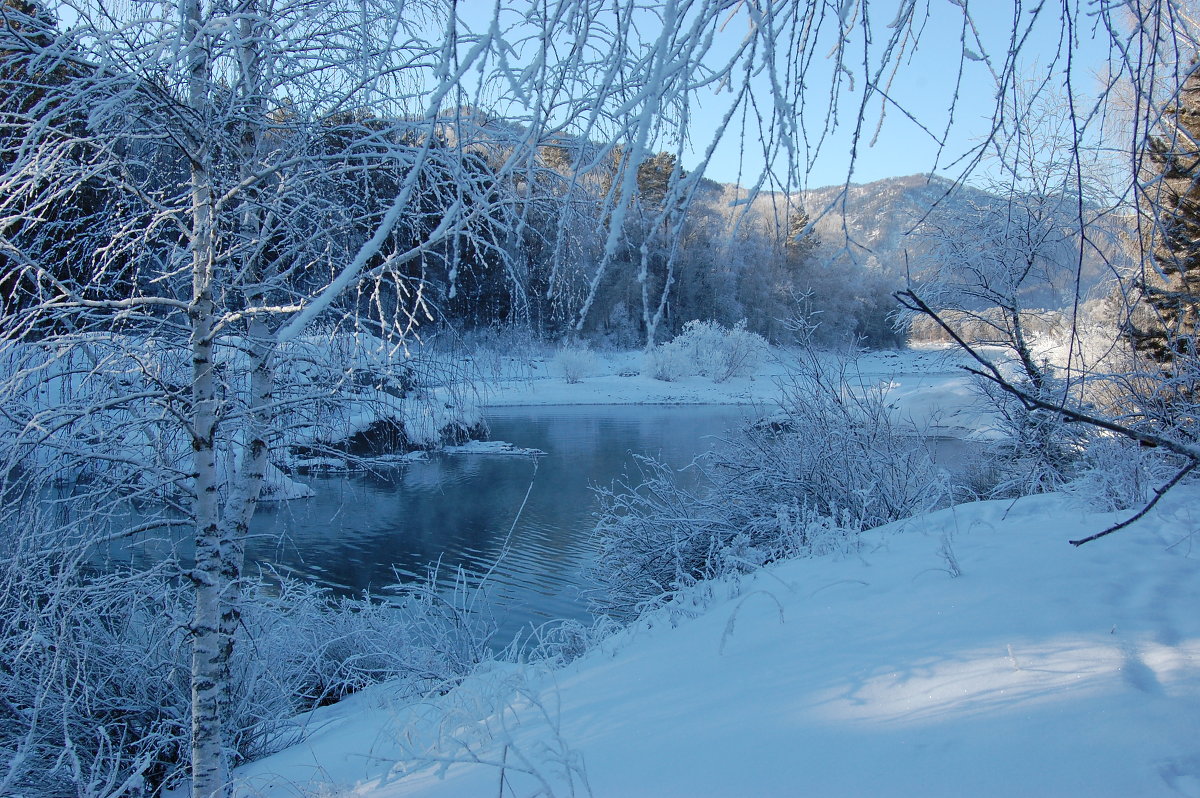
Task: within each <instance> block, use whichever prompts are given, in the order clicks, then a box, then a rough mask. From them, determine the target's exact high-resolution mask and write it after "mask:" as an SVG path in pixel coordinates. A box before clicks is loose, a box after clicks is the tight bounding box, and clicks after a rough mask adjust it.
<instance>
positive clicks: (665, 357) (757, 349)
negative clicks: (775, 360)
mask: <svg viewBox="0 0 1200 798" xmlns="http://www.w3.org/2000/svg"><path fill="white" fill-rule="evenodd" d="M767 350H768V345H767V341H766V339H765V338H763V337H762V336H761V335H758V334H756V333H752V332H750V331H749V330H747V329H746V322H745V321H744V320H743V321H740V322H738V323H737V324H736V325H734V326H733V327H732V328H730V329H727V328H725V327H722V326H721V325H720V324H718V323H717V322H715V321H689V322H688V323H687V324H685V325H684V326H683V332H681V333H680V334H679V335H677V336H675V338H673V339H672V340H671V341H668V342H667V343H664V344H661V345H659V346H656V347H654V348H653V349H651V350H650V351H649V352H647V353H646V358H645V363H644V366H643V369H642V373H644V374H649V375H650V376H652V377H654V378H655V379H658V380H664V381H666V382H673V381H675V380H678V379H681V378H683V377H690V376H693V375H699V376H701V377H708V378H710V379H711V380H712V381H713V382H725V381H726V380H729V379H731V378H733V377H748V376H751V375H753V374H754V372H755V371H756V370H757V369H758V367H759V365H760V364H761V362H762V359H763V357H764V356H765V355H766V353H767Z"/></svg>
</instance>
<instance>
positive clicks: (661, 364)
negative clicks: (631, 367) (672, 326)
mask: <svg viewBox="0 0 1200 798" xmlns="http://www.w3.org/2000/svg"><path fill="white" fill-rule="evenodd" d="M642 373H643V374H646V375H649V376H651V377H653V378H654V379H656V380H662V381H663V382H677V381H678V380H681V379H683V378H684V377H690V376H692V375H693V374H695V373H696V371H695V366H694V364H693V362H692V360H691V359H690V358H689V357H688V355H687V352H686V351H684V348H683V347H682V346H678V345H676V344H675V342H673V341H672V342H669V343H665V344H660V345H659V346H656V347H654V348H653V349H651V350H650V351H649V352H647V353H646V354H645V355H644V356H643V361H642Z"/></svg>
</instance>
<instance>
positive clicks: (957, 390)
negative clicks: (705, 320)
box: [482, 348, 997, 439]
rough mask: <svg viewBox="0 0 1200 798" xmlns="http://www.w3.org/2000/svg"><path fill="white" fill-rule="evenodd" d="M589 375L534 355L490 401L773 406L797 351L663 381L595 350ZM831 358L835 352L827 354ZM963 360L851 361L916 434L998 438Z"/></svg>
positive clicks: (913, 352)
mask: <svg viewBox="0 0 1200 798" xmlns="http://www.w3.org/2000/svg"><path fill="white" fill-rule="evenodd" d="M593 355H594V358H593V362H592V367H591V369H590V371H589V376H587V377H585V378H583V379H582V380H580V381H579V382H577V383H568V382H567V381H566V380H565V379H563V378H562V376H561V375H559V374H556V373H555V370H554V368H553V363H552V361H550V360H546V359H543V360H535V361H533V363H532V364H531V365H532V369H530V370H528V371H523V373H522V376H521V378H520V379H500V380H497V381H495V382H494V383H493V384H491V385H490V386H488V387H487V388H486V389H485V391H484V393H483V399H482V402H483V404H484V405H485V406H488V407H511V406H537V405H579V404H600V405H609V404H662V405H686V404H716V405H761V406H763V407H764V408H768V409H769V408H772V407H774V406H775V404H776V403H777V402H778V400H779V397H780V395H781V392H782V388H783V386H784V385H786V384H787V382H788V381H789V380H790V379H792V377H791V376H790V375H791V374H793V373H794V371H795V369H794V367H793V364H794V362H795V359H796V357H797V354H796V353H793V352H789V351H788V350H786V349H774V350H772V353H771V356H770V357H768V358H766V359H764V360H763V362H762V363H761V364H760V365H759V368H758V369H757V371H756V373H755V374H754V376H750V377H731V378H729V379H728V380H726V381H724V382H714V381H713V380H712V379H710V378H708V377H701V376H693V377H683V378H681V379H678V380H675V381H672V382H664V381H662V380H657V379H654V378H653V377H651V376H648V375H644V374H642V373H641V370H642V357H643V355H642V353H641V352H595V353H593ZM829 357H830V359H831V361H832V356H829ZM966 362H967V361H966V360H965V359H963V357H962V356H961V355H960V354H958V353H957V352H956V351H954V350H950V349H947V348H925V349H904V350H895V351H890V350H885V351H868V352H863V353H861V354H860V355H859V356H858V357H857V358H856V359H855V361H854V362H853V363H852V364H851V366H850V368H851V373H852V376H853V378H854V380H855V381H856V382H857V383H859V384H860V385H861V386H862V387H863V388H864V389H867V388H874V387H877V386H881V387H882V388H883V389H884V390H885V391H886V393H887V398H888V403H889V405H890V406H891V409H892V411H893V412H894V414H895V419H896V421H897V422H899V424H901V425H906V426H910V427H911V428H912V429H913V431H914V433H917V434H922V435H935V436H945V437H959V438H973V439H991V438H995V437H996V436H997V432H996V425H995V422H994V419H993V417H992V414H991V412H990V411H989V410H987V409H986V408H984V407H983V406H982V404H981V403H980V401H979V396H978V394H977V392H976V391H975V389H974V387H973V386H972V383H971V379H970V378H969V376H968V375H967V374H966V373H965V372H964V371H962V369H960V368H958V366H959V365H960V364H964V363H966Z"/></svg>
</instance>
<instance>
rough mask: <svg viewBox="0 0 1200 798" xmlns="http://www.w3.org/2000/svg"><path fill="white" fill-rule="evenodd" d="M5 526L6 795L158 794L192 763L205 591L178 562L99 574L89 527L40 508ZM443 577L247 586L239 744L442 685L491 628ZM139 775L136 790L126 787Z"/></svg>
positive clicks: (2, 687) (234, 732)
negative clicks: (374, 689) (390, 688)
mask: <svg viewBox="0 0 1200 798" xmlns="http://www.w3.org/2000/svg"><path fill="white" fill-rule="evenodd" d="M3 520H4V521H5V524H6V527H5V528H6V529H7V531H8V532H9V534H8V535H6V536H5V537H4V538H3V540H0V662H3V667H2V668H0V795H24V796H27V798H49V797H50V796H62V795H129V794H138V795H141V794H143V793H144V794H146V795H158V794H160V790H162V789H163V788H169V787H170V786H172V785H173V784H177V783H179V781H180V780H181V779H183V778H185V777H186V769H187V764H188V745H189V733H190V718H189V713H190V695H189V689H190V688H189V681H188V675H189V673H190V670H191V666H190V656H191V655H190V650H189V648H190V646H189V641H188V636H187V631H186V630H187V627H188V623H189V619H190V618H191V616H192V612H193V607H192V595H191V591H190V589H189V587H188V585H187V584H186V581H185V580H183V581H181V580H180V579H179V578H178V575H177V574H173V573H172V572H171V569H170V568H168V567H166V566H164V567H160V568H158V569H157V571H155V572H136V571H132V572H131V571H124V572H121V573H108V574H104V573H101V574H96V573H94V572H93V570H94V569H93V568H92V567H91V566H90V565H89V563H90V560H89V558H88V552H89V551H90V549H89V546H88V545H87V540H88V538H87V537H86V536H82V535H81V536H75V535H73V534H72V533H70V532H65V531H63V528H62V527H61V525H58V526H56V525H55V524H52V523H49V522H48V519H47V518H45V517H44V516H41V515H39V513H38V512H37V511H33V512H29V513H27V517H26V518H25V520H24V521H14V520H12V519H3ZM471 603H472V598H471V596H470V595H469V594H468V593H466V592H464V591H463V590H459V591H457V592H456V593H455V595H454V596H453V597H451V598H449V599H448V598H447V597H446V595H445V591H443V590H440V589H439V588H438V587H437V585H436V584H435V582H434V580H433V579H432V578H431V579H430V580H429V581H426V582H422V583H418V584H417V585H415V586H408V587H405V588H404V589H403V590H401V591H399V592H398V593H397V594H396V596H395V598H394V600H393V601H392V602H391V603H386V604H385V603H380V602H378V601H367V600H365V599H334V598H332V597H331V596H329V594H328V593H327V592H326V591H323V590H321V589H319V588H316V587H314V586H312V585H308V584H305V583H301V582H298V581H294V580H286V579H284V580H280V579H278V578H273V579H272V580H271V581H270V583H269V584H268V583H267V582H256V583H254V584H252V585H250V586H249V587H248V588H247V591H246V597H245V599H244V600H243V602H242V618H241V623H240V624H239V631H238V641H237V645H236V647H235V649H234V655H233V661H232V662H231V665H230V676H231V690H232V701H231V704H230V707H231V710H230V712H231V714H230V717H229V718H228V720H227V723H228V726H227V728H228V733H229V740H230V753H231V756H232V758H233V759H234V762H235V763H237V762H241V761H245V760H247V759H250V758H254V757H257V756H260V755H263V754H266V753H270V752H271V751H273V750H277V749H278V748H280V747H282V746H284V745H286V744H288V742H289V741H290V739H291V734H292V733H293V732H294V731H295V728H294V727H292V726H291V725H289V724H290V721H288V718H291V717H293V716H295V715H296V714H297V713H299V712H303V711H304V710H307V709H311V708H312V707H314V706H315V705H317V704H321V703H327V702H330V701H333V700H336V699H337V698H339V697H341V696H343V695H345V694H347V693H350V692H353V691H355V690H359V689H361V688H363V687H365V686H367V685H369V684H374V683H376V682H381V681H384V680H389V681H393V680H394V681H395V684H396V686H397V687H398V688H402V689H404V688H406V689H407V690H408V691H409V692H410V694H413V695H416V694H423V693H424V692H426V691H428V690H429V689H430V688H444V687H445V686H446V685H448V684H452V683H456V682H457V681H458V680H459V679H461V678H462V677H464V676H465V675H467V674H468V673H469V672H470V671H471V670H472V669H473V668H474V667H475V666H476V665H477V664H478V663H479V662H481V661H482V660H483V659H484V658H486V657H488V656H490V654H489V649H488V639H489V635H490V632H491V630H492V627H491V626H490V625H489V624H487V623H486V622H484V621H482V620H481V619H480V616H479V614H478V613H477V612H474V611H472V610H471V609H470V606H469V605H470V604H471ZM122 784H125V785H138V786H139V789H137V790H133V791H132V792H131V791H129V790H122V789H121V785H122Z"/></svg>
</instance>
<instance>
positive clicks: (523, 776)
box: [239, 490, 1200, 798]
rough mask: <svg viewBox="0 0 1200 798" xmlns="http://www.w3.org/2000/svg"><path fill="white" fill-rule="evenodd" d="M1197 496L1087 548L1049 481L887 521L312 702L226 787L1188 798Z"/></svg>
mask: <svg viewBox="0 0 1200 798" xmlns="http://www.w3.org/2000/svg"><path fill="white" fill-rule="evenodd" d="M1197 507H1200V494H1198V493H1197V492H1196V491H1195V490H1189V491H1185V492H1179V493H1177V494H1175V495H1173V496H1171V497H1169V499H1168V500H1167V501H1166V502H1164V503H1163V505H1161V506H1160V508H1158V509H1157V510H1156V511H1155V512H1154V513H1153V515H1152V516H1151V517H1150V518H1147V519H1145V520H1143V521H1142V522H1140V523H1139V524H1137V525H1136V526H1134V527H1132V528H1130V529H1129V530H1127V531H1125V532H1124V533H1122V534H1121V535H1119V536H1114V537H1112V538H1109V539H1107V540H1106V541H1105V542H1104V543H1102V544H1100V545H1096V544H1092V545H1089V546H1086V547H1084V548H1082V549H1075V548H1073V547H1072V546H1070V545H1068V544H1067V542H1066V540H1067V538H1068V537H1071V536H1073V535H1077V534H1080V533H1082V532H1085V531H1090V530H1095V529H1097V528H1099V527H1100V526H1102V525H1104V524H1106V523H1108V522H1110V521H1111V520H1112V519H1113V516H1112V515H1108V514H1097V513H1089V512H1086V511H1084V510H1083V509H1081V508H1080V507H1078V506H1076V505H1074V504H1073V503H1072V502H1071V500H1069V499H1067V498H1064V497H1062V496H1046V497H1036V498H1028V499H1022V500H1020V501H1018V502H1015V503H1014V502H984V503H978V504H973V505H966V506H960V507H957V508H953V509H949V510H943V511H940V512H938V513H934V514H932V515H930V516H927V517H924V518H918V519H912V520H909V521H904V522H900V523H897V524H892V525H889V526H888V527H884V528H881V529H878V530H874V531H872V532H871V533H868V534H867V535H866V537H865V538H864V547H863V549H862V551H861V552H860V553H858V554H856V555H854V556H848V557H841V558H817V559H802V560H796V561H790V562H784V563H779V564H777V565H774V566H771V567H768V568H766V569H764V570H763V571H761V572H759V573H757V574H755V575H753V576H751V577H747V578H744V579H740V580H737V581H728V582H721V583H718V584H712V585H708V586H706V587H705V588H704V589H703V590H702V591H699V592H697V594H696V595H695V596H694V597H693V598H694V603H693V604H692V605H691V606H690V607H682V606H679V607H676V608H675V609H674V610H673V611H672V612H670V613H667V612H665V611H663V612H660V613H658V614H656V615H653V616H651V617H649V618H647V619H645V620H643V621H642V622H640V623H638V624H636V625H635V626H634V627H633V628H631V629H629V630H626V631H625V632H622V633H620V634H618V635H617V636H615V637H613V638H611V639H609V640H607V641H605V642H604V643H603V644H602V645H601V646H600V647H599V648H597V649H596V650H594V651H592V652H591V653H590V654H588V655H586V656H585V657H583V658H582V659H580V660H578V661H576V662H574V663H573V664H571V665H569V666H567V667H566V668H564V669H561V670H547V669H545V668H542V667H535V666H514V665H502V666H496V667H495V668H494V669H492V670H488V671H485V672H481V673H480V674H478V675H477V676H476V677H474V678H473V679H471V680H469V681H468V682H467V683H466V684H464V685H463V686H461V687H460V688H458V689H456V690H455V691H452V692H451V693H450V694H448V695H446V696H438V697H434V698H431V699H430V701H429V702H428V703H425V704H422V705H419V706H401V705H394V704H393V702H392V701H391V700H390V699H389V693H388V689H387V687H386V686H383V687H380V688H376V689H372V690H369V691H367V692H365V693H363V694H361V695H358V696H355V697H352V698H351V699H349V700H348V701H346V702H343V703H342V704H339V705H337V706H334V707H330V708H325V709H322V710H319V711H318V712H316V713H314V714H313V715H312V716H311V717H310V718H308V719H306V724H307V725H306V732H305V733H306V738H305V740H304V742H302V743H300V744H298V745H296V746H293V747H292V748H290V749H288V750H286V751H284V752H282V753H280V754H278V755H276V756H274V757H271V758H268V759H266V760H263V761H261V762H257V763H254V764H253V765H251V766H249V767H247V768H243V769H242V770H241V771H240V773H239V778H240V779H241V781H242V793H241V794H242V795H246V796H250V795H254V796H260V795H261V796H297V795H318V794H320V795H354V796H363V797H364V798H365V797H367V796H369V797H370V798H384V796H387V798H392V796H463V795H492V794H501V795H530V794H539V795H559V796H565V795H587V794H592V795H596V796H617V795H619V796H625V797H628V798H636V797H637V796H647V797H649V796H654V797H655V798H665V797H668V796H689V797H695V796H705V797H707V796H711V797H712V798H717V797H718V796H739V795H756V796H792V795H798V794H813V795H824V796H853V795H874V796H904V795H915V794H921V795H929V796H943V795H944V796H958V795H975V796H1002V795H1030V796H1076V795H1077V796H1085V795H1086V796H1129V795H1140V796H1148V795H1164V796H1168V795H1172V796H1174V795H1189V796H1190V795H1197V794H1200V752H1197V750H1196V742H1195V741H1196V739H1197V735H1198V732H1200V616H1198V615H1197V614H1196V612H1195V608H1196V607H1197V606H1200V562H1198V561H1197V559H1196V558H1195V556H1194V555H1193V552H1192V549H1193V547H1194V545H1195V540H1194V539H1193V537H1192V536H1193V535H1194V534H1195V530H1196V528H1197V524H1198V523H1200V510H1197ZM502 780H503V782H504V783H505V784H506V785H507V786H506V787H505V788H504V789H503V791H501V792H498V790H500V789H501V788H500V786H499V785H500V784H501V782H502ZM587 787H590V792H589V790H588V789H587ZM538 789H541V790H543V792H537V790H538Z"/></svg>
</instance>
